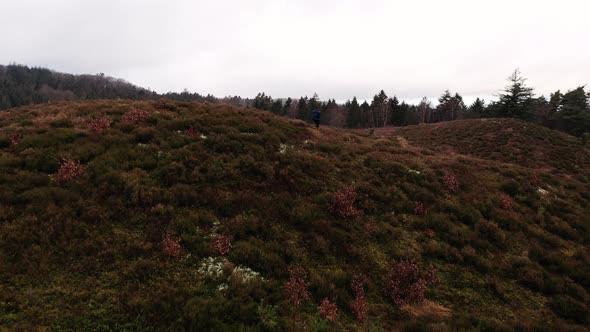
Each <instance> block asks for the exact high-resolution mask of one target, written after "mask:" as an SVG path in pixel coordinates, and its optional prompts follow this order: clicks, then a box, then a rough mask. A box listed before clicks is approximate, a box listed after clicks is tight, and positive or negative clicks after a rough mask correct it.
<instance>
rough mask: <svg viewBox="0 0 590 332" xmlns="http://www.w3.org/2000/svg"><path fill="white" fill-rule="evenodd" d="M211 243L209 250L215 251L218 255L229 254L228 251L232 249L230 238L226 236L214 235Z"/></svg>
mask: <svg viewBox="0 0 590 332" xmlns="http://www.w3.org/2000/svg"><path fill="white" fill-rule="evenodd" d="M212 240H213V241H212V242H211V249H212V250H213V251H215V252H216V253H217V254H218V255H221V256H225V255H227V254H229V251H230V250H231V248H232V245H231V238H230V237H229V236H227V235H223V234H216V235H214V236H213V239H212Z"/></svg>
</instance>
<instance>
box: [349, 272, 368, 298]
mask: <svg viewBox="0 0 590 332" xmlns="http://www.w3.org/2000/svg"><path fill="white" fill-rule="evenodd" d="M367 281H368V279H367V277H366V276H365V275H364V274H362V273H357V274H355V275H353V276H352V281H351V283H350V284H351V286H352V292H353V293H354V295H359V294H363V295H364V294H365V284H366V283H367Z"/></svg>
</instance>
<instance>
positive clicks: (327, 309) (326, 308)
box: [320, 298, 338, 322]
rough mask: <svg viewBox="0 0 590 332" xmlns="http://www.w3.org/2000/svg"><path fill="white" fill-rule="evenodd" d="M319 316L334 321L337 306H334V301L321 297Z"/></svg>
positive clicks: (336, 315) (336, 314)
mask: <svg viewBox="0 0 590 332" xmlns="http://www.w3.org/2000/svg"><path fill="white" fill-rule="evenodd" d="M320 316H321V317H322V318H323V319H326V320H329V321H330V322H335V321H336V318H337V317H338V306H336V303H333V302H331V301H330V300H328V299H327V298H325V299H323V300H322V303H321V304H320Z"/></svg>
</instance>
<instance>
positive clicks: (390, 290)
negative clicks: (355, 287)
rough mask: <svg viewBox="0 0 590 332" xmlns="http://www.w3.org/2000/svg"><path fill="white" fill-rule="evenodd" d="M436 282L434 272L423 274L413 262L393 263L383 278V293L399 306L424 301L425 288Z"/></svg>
mask: <svg viewBox="0 0 590 332" xmlns="http://www.w3.org/2000/svg"><path fill="white" fill-rule="evenodd" d="M435 282H436V270H429V271H427V272H425V273H422V272H421V271H420V268H419V267H418V265H417V264H416V263H414V262H408V261H402V262H399V263H395V264H394V266H393V267H392V268H391V270H390V271H389V273H388V274H387V276H386V278H385V293H386V294H387V295H388V296H389V297H390V298H391V299H392V300H393V302H394V303H395V304H397V305H399V306H403V305H406V304H417V303H421V302H423V301H424V292H425V291H426V289H427V286H428V285H430V284H434V283H435Z"/></svg>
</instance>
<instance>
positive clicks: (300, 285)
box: [283, 266, 310, 306]
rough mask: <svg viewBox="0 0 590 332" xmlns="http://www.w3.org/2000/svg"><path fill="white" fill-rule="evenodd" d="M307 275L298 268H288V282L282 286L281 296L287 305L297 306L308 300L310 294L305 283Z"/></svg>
mask: <svg viewBox="0 0 590 332" xmlns="http://www.w3.org/2000/svg"><path fill="white" fill-rule="evenodd" d="M306 279H307V273H306V272H305V270H304V269H303V268H302V267H300V266H294V267H290V268H289V281H287V282H286V283H285V284H284V285H283V296H284V297H285V299H286V300H287V302H288V303H291V304H293V305H295V306H299V305H300V304H301V303H302V302H303V301H305V300H307V299H309V297H310V294H309V291H308V290H307V288H308V287H309V284H308V283H307V282H306Z"/></svg>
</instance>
